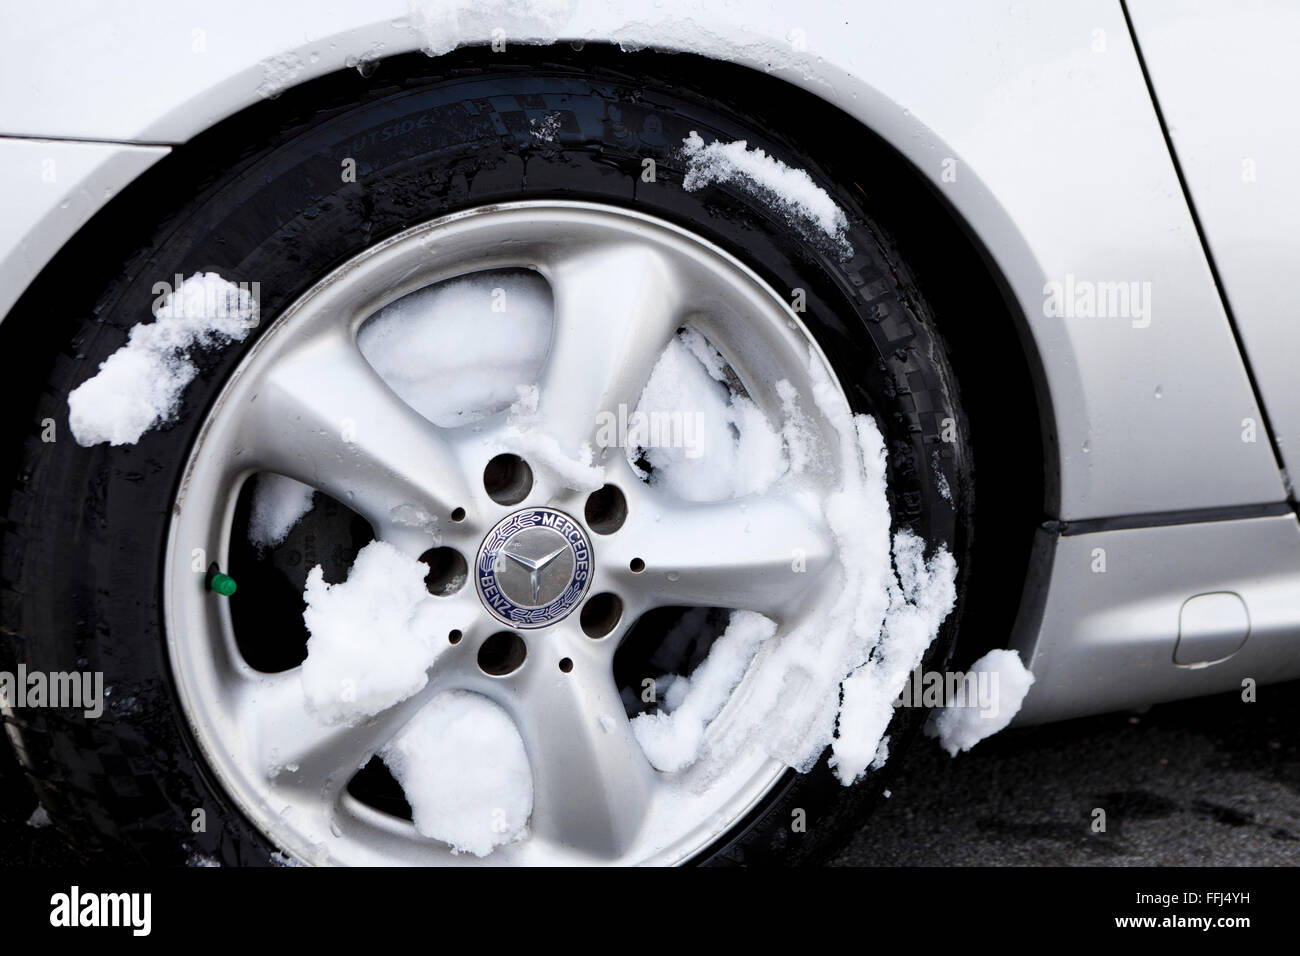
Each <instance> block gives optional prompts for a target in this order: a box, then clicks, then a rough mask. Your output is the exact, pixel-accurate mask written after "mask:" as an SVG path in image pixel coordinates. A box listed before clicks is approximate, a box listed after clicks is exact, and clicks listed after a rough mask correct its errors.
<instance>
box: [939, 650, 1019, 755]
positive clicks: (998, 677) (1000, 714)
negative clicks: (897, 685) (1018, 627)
mask: <svg viewBox="0 0 1300 956" xmlns="http://www.w3.org/2000/svg"><path fill="white" fill-rule="evenodd" d="M967 674H968V675H971V674H987V675H989V679H990V680H991V681H992V688H993V707H992V708H991V709H989V708H983V707H975V706H969V705H968V706H965V707H954V706H949V707H944V708H943V709H942V710H936V711H935V712H934V714H933V716H932V717H931V721H930V725H929V726H928V727H927V728H926V731H927V733H929V734H930V735H931V736H937V737H938V738H939V746H941V747H942V748H943V749H944V750H946V751H948V755H949V756H950V757H955V756H957V752H958V751H959V750H970V749H971V748H972V747H974V746H975V745H976V744H977V743H979V742H980V741H981V740H983V739H984V738H985V737H991V736H992V735H993V734H996V733H997V732H998V731H999V730H1003V729H1004V728H1005V727H1006V726H1007V725H1008V724H1010V723H1011V719H1012V718H1013V717H1015V716H1016V714H1018V713H1020V705H1021V704H1022V703H1024V700H1025V694H1027V693H1029V688H1030V686H1031V685H1032V684H1033V683H1034V675H1033V674H1031V673H1030V672H1029V671H1028V670H1027V669H1026V668H1025V665H1024V664H1022V663H1021V662H1020V655H1019V654H1018V653H1017V652H1016V651H1005V650H997V651H989V652H988V653H987V654H985V655H984V656H983V657H981V658H980V659H979V660H977V661H976V662H975V663H974V664H972V665H971V669H970V670H969V671H968V672H967Z"/></svg>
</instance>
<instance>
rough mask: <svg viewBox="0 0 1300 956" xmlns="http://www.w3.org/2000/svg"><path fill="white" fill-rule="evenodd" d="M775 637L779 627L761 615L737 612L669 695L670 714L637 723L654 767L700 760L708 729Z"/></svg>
mask: <svg viewBox="0 0 1300 956" xmlns="http://www.w3.org/2000/svg"><path fill="white" fill-rule="evenodd" d="M775 633H776V624H775V623H773V622H772V621H770V620H768V619H767V618H765V617H764V616H763V615H761V614H755V613H754V612H753V611H736V612H734V613H733V614H732V615H731V622H730V623H729V624H728V625H727V629H726V630H725V631H724V632H723V633H722V635H721V636H719V637H718V639H717V640H716V641H714V642H713V647H712V648H710V649H709V656H708V657H707V658H706V659H705V661H704V663H702V664H701V665H700V666H699V667H698V668H697V669H696V671H695V673H694V674H692V675H691V676H690V677H678V678H677V679H676V680H674V681H673V682H672V683H671V684H670V685H669V687H668V689H667V691H665V695H664V701H665V703H666V704H667V706H668V707H669V708H670V712H669V713H663V712H660V713H649V714H641V715H640V716H638V717H637V718H636V719H634V720H633V721H632V731H633V733H634V734H635V735H636V739H637V742H638V743H639V744H640V745H641V749H642V750H644V751H645V754H646V757H647V758H648V759H649V760H650V763H651V764H653V765H654V766H655V767H656V768H657V769H659V770H666V771H674V770H681V769H682V768H683V767H686V766H687V765H689V764H691V763H694V762H695V759H696V757H697V756H698V755H699V752H700V746H701V744H702V742H703V739H704V728H705V727H706V726H707V725H708V723H709V722H710V721H711V720H713V718H715V717H716V716H718V713H719V712H720V711H721V710H722V708H723V707H724V706H725V705H726V703H727V701H728V699H730V697H731V692H732V691H734V690H735V689H736V685H737V684H739V683H740V680H741V678H742V677H744V676H745V671H746V670H748V668H749V664H750V662H751V661H752V660H753V659H754V655H755V654H757V653H758V649H759V648H760V647H761V646H762V645H763V642H764V641H766V640H768V639H769V638H771V637H772V635H773V634H775Z"/></svg>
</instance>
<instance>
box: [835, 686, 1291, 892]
mask: <svg viewBox="0 0 1300 956" xmlns="http://www.w3.org/2000/svg"><path fill="white" fill-rule="evenodd" d="M891 762H892V758H891ZM894 773H895V777H894V779H893V780H892V781H891V782H890V784H889V787H890V793H891V796H890V798H889V800H887V801H885V803H884V805H883V807H882V808H881V809H880V810H878V811H877V813H876V814H875V815H874V816H873V817H872V819H871V821H870V822H869V823H868V825H867V826H866V827H865V828H864V829H863V830H862V831H861V832H860V833H859V834H858V836H857V837H856V838H855V839H854V840H853V841H852V843H851V844H850V845H849V846H848V847H847V848H846V849H845V850H844V852H843V853H841V854H840V855H839V857H838V858H837V860H836V863H838V864H840V865H846V866H872V865H875V866H893V865H911V866H969V865H977V866H978V865H986V866H1005V865H1022V866H1025V865H1027V866H1188V865H1194V866H1295V865H1298V864H1300V682H1292V683H1288V684H1278V685H1275V686H1271V687H1269V686H1265V687H1260V688H1258V700H1257V701H1256V702H1254V703H1244V702H1243V701H1242V700H1241V698H1240V696H1239V695H1238V694H1226V695H1220V696H1217V697H1204V698H1200V699H1197V700H1190V701H1180V702H1177V703H1170V704H1161V705H1157V706H1155V707H1152V708H1151V709H1150V710H1148V711H1147V712H1146V713H1144V714H1141V715H1137V714H1107V715H1104V716H1100V717H1088V718H1082V719H1079V720H1072V721H1068V722H1065V723H1060V724H1051V725H1047V726H1043V727H1029V728H1025V729H1022V730H1007V731H1004V732H1003V733H1001V734H999V735H997V736H995V737H991V738H989V739H988V740H985V741H983V742H982V743H980V744H978V745H976V746H975V748H974V749H972V750H971V751H970V752H968V753H964V754H958V755H957V757H956V758H950V757H949V756H948V754H947V753H946V752H945V751H943V750H941V749H939V747H938V745H937V744H936V743H935V742H934V741H932V740H928V739H923V740H919V741H918V742H917V745H916V747H915V748H914V749H912V750H911V751H909V752H907V753H905V754H902V755H900V759H899V763H898V764H897V765H896V766H895V767H894ZM1097 808H1101V809H1102V810H1104V811H1105V813H1106V817H1105V822H1106V830H1105V832H1104V833H1094V832H1093V830H1092V822H1093V819H1094V817H1093V811H1094V810H1095V809H1097Z"/></svg>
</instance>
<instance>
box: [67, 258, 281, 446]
mask: <svg viewBox="0 0 1300 956" xmlns="http://www.w3.org/2000/svg"><path fill="white" fill-rule="evenodd" d="M257 322H258V305H257V300H256V299H255V298H254V296H253V295H252V293H250V292H249V291H248V290H247V289H244V288H241V287H240V286H237V285H235V284H234V283H232V282H227V281H226V280H225V279H223V278H221V276H219V275H217V273H215V272H208V273H198V272H196V273H195V274H194V275H192V276H190V278H188V279H186V280H184V281H183V282H182V283H181V285H180V287H179V288H177V289H176V290H174V291H172V292H169V293H168V294H167V295H166V296H165V297H164V299H163V302H162V304H161V306H160V307H159V308H158V309H157V311H156V312H155V319H154V321H153V322H150V323H140V324H139V325H136V326H135V327H134V328H132V329H131V332H130V334H129V335H128V337H127V343H126V345H124V346H122V347H121V348H120V349H118V350H117V351H116V352H114V353H113V354H112V355H110V356H109V357H108V358H107V359H106V360H105V361H104V362H103V363H102V364H101V365H100V366H99V373H98V374H97V375H95V377H94V378H91V379H89V380H88V381H85V382H83V383H82V384H81V385H79V386H78V387H77V388H75V389H73V390H72V392H70V393H69V394H68V424H69V425H70V426H71V428H72V434H73V437H74V438H76V440H77V444H79V445H83V446H86V447H89V446H91V445H97V444H100V443H101V442H108V443H109V444H110V445H133V444H135V443H136V442H137V441H139V440H140V438H141V436H143V435H144V433H145V432H147V431H149V430H150V429H151V428H154V427H156V426H158V425H161V424H162V423H163V422H167V421H171V420H172V419H174V418H175V417H176V413H177V412H178V411H179V410H180V402H181V393H182V392H184V391H185V387H186V386H187V385H189V384H190V382H192V381H194V378H195V376H197V375H198V373H199V370H198V368H197V367H196V366H195V364H194V363H193V362H192V361H191V360H190V357H189V352H190V350H191V349H194V348H210V347H214V346H221V345H227V344H229V343H230V342H239V341H243V339H244V337H245V336H247V335H248V333H249V331H250V330H251V329H252V328H253V327H255V326H256V325H257Z"/></svg>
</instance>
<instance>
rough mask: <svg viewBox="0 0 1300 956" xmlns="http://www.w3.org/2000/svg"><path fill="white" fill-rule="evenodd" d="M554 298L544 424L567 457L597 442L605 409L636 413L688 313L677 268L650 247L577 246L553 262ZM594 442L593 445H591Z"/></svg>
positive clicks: (544, 389) (542, 403)
mask: <svg viewBox="0 0 1300 956" xmlns="http://www.w3.org/2000/svg"><path fill="white" fill-rule="evenodd" d="M548 277H549V279H550V282H551V287H552V290H553V294H554V297H555V323H554V331H553V333H552V340H551V349H550V353H549V355H548V356H547V361H546V366H545V368H544V369H543V371H542V378H541V382H540V383H539V384H540V400H539V407H538V413H539V415H540V419H541V423H542V427H543V429H544V430H545V431H547V432H549V433H550V434H551V435H552V436H553V437H554V438H555V439H556V440H557V441H558V442H559V443H560V446H561V448H562V449H563V450H564V451H565V452H566V453H568V454H575V453H576V452H577V451H578V450H579V448H580V447H581V446H582V444H583V443H584V442H592V439H593V437H594V436H595V434H596V430H597V425H598V417H597V416H598V415H599V414H600V413H601V412H609V413H613V414H614V415H617V414H618V407H619V405H620V404H623V405H627V407H628V411H629V412H631V411H633V410H634V409H635V408H636V404H637V401H638V400H639V399H640V397H641V391H642V389H643V388H644V386H645V383H646V381H647V380H648V379H649V377H650V372H651V371H652V370H653V369H654V366H655V363H656V362H657V361H658V360H659V356H660V355H661V354H662V352H663V350H664V348H665V346H666V345H667V344H668V341H669V339H670V338H671V337H672V335H673V333H674V332H675V331H676V330H677V327H678V325H679V324H680V322H681V320H682V318H683V317H684V301H685V290H684V289H683V287H682V285H681V280H680V273H679V272H678V271H677V270H675V269H674V268H672V266H671V265H670V264H669V262H668V261H667V260H666V259H665V258H664V257H663V256H661V255H660V254H658V253H657V252H655V251H654V250H653V249H651V248H650V247H649V246H643V245H639V244H636V243H632V242H624V243H619V244H614V245H609V246H600V247H595V248H591V247H578V248H575V249H570V250H567V254H565V255H562V256H559V257H557V258H556V259H554V260H552V261H551V262H550V263H549V276H548ZM592 443H593V447H594V442H592Z"/></svg>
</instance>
